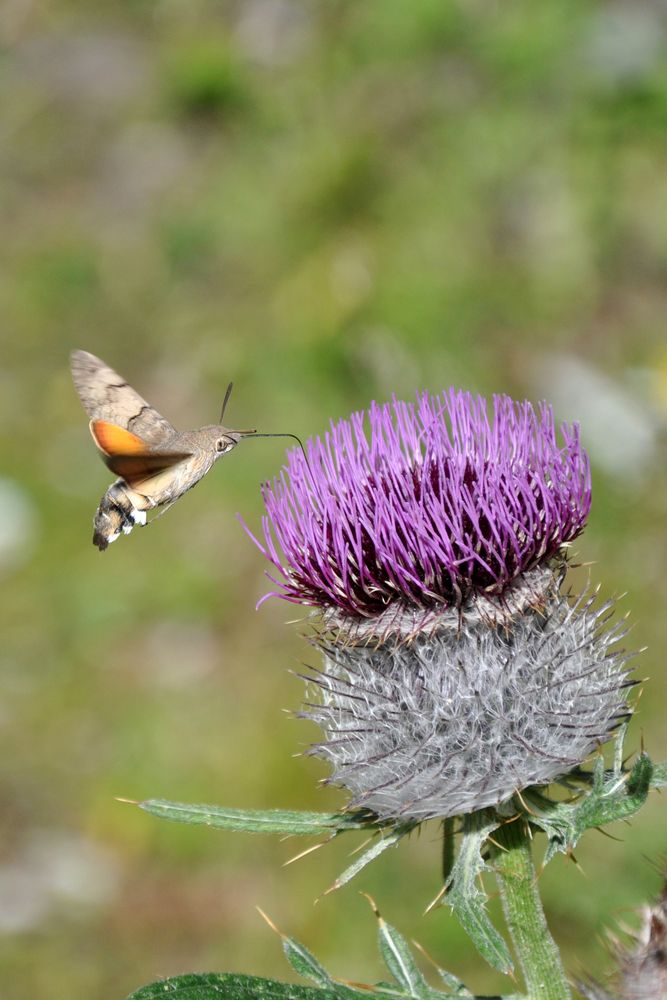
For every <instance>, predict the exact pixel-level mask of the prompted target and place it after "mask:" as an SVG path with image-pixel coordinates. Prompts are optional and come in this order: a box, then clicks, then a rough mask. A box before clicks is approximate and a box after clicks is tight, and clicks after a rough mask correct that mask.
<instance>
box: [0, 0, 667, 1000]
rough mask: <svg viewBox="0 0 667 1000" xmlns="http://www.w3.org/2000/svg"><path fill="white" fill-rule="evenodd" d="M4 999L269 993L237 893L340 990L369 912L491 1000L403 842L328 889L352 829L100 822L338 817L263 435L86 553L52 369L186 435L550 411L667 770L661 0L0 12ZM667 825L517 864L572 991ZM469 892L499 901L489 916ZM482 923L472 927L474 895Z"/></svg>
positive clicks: (666, 239) (360, 954)
mask: <svg viewBox="0 0 667 1000" xmlns="http://www.w3.org/2000/svg"><path fill="white" fill-rule="evenodd" d="M0 33H1V36H2V45H3V54H2V59H1V61H0V163H1V171H2V186H1V189H0V212H1V215H0V218H1V226H2V229H1V232H2V239H1V241H0V261H1V273H0V311H1V312H2V317H3V319H2V332H1V334H0V336H1V337H2V355H1V358H2V365H1V370H0V417H1V420H0V427H1V429H2V441H3V443H2V468H1V470H0V563H1V564H2V569H1V571H0V573H1V579H0V582H1V584H2V588H3V593H2V596H1V604H0V607H1V609H2V610H1V612H0V614H1V615H2V617H3V625H2V640H1V645H0V658H1V661H2V673H1V677H2V691H3V694H2V701H1V704H0V740H1V741H2V763H1V764H0V815H1V817H2V819H1V824H2V837H1V847H0V970H1V973H0V977H1V986H0V989H1V992H2V996H3V998H4V1000H27V998H31V1000H34V998H35V997H49V998H51V997H67V998H68V1000H84V998H86V1000H88V998H93V997H95V998H97V997H100V998H110V1000H114V998H122V997H123V996H124V995H125V994H127V993H129V992H130V990H132V989H133V988H136V987H137V986H139V985H140V984H142V983H144V982H147V981H149V980H151V979H154V978H156V977H158V976H166V975H170V974H175V973H178V972H183V971H193V970H204V969H210V970H221V969H232V970H237V971H246V972H256V973H260V974H265V975H276V976H281V977H283V978H289V973H288V971H287V969H286V966H285V963H284V961H283V958H282V954H281V949H280V943H279V940H278V938H276V936H275V935H273V934H272V933H271V931H270V930H269V929H268V928H267V927H266V926H265V925H264V924H263V922H262V921H261V919H260V918H259V916H258V915H257V912H256V910H255V906H256V905H259V906H261V907H262V908H263V909H264V910H266V911H267V912H268V913H269V914H270V915H271V916H272V918H273V919H274V920H275V922H276V923H277V924H278V925H279V926H280V928H281V929H282V930H284V931H286V932H289V933H290V934H293V935H295V936H296V937H298V938H300V939H302V940H303V941H304V942H305V943H306V944H307V945H308V946H309V947H310V948H311V949H312V950H313V951H315V952H316V953H317V955H318V956H319V957H320V958H321V959H322V960H323V961H324V962H325V963H326V964H328V965H329V966H330V967H331V969H332V971H333V972H334V973H335V974H337V975H340V976H344V977H348V978H354V979H357V980H373V979H375V978H377V977H378V976H379V975H380V974H381V973H380V966H379V962H378V960H377V958H376V953H375V928H374V922H373V918H372V915H371V912H370V910H369V907H368V904H367V902H366V901H365V900H364V899H363V898H362V897H361V896H360V895H359V894H358V890H360V889H364V890H366V891H369V892H371V893H372V894H373V895H374V896H375V897H376V899H377V901H378V904H379V906H380V908H381V910H382V912H383V914H384V916H385V917H386V918H387V919H389V920H390V921H391V922H392V923H394V924H396V925H397V926H398V927H399V928H400V929H401V930H402V931H403V932H404V933H406V934H407V935H410V936H414V937H416V938H418V939H419V941H420V942H421V943H422V944H423V945H424V946H425V947H426V948H427V949H428V951H429V952H431V953H432V954H433V955H434V957H436V958H438V959H439V960H440V961H441V962H443V963H444V964H447V965H449V966H450V967H451V968H452V969H453V970H454V971H456V972H457V973H459V974H460V975H461V976H463V977H464V978H466V979H467V980H468V981H469V983H470V985H471V986H472V987H474V988H475V989H477V990H479V991H484V990H485V991H490V990H493V989H497V990H500V989H504V990H509V989H510V984H509V983H507V982H506V981H503V980H502V979H501V978H500V977H498V976H496V975H494V974H493V973H492V972H491V971H489V970H487V969H485V968H483V967H482V966H481V964H480V962H479V961H477V960H476V959H475V957H474V954H473V951H472V948H471V947H470V946H469V945H468V944H467V942H466V940H465V938H464V937H463V935H462V933H461V931H460V930H459V928H458V926H457V925H456V923H455V922H454V920H453V919H452V918H451V917H450V916H449V914H448V912H446V911H444V910H439V911H437V912H435V913H431V914H430V915H429V916H428V917H423V916H422V911H423V910H424V908H425V906H426V904H427V903H428V902H429V900H430V899H431V898H432V897H433V896H434V895H435V893H436V892H437V891H438V888H439V882H438V865H439V844H438V830H437V826H436V825H435V824H432V825H431V826H426V827H425V828H424V829H423V830H422V832H421V835H420V836H419V837H414V838H413V839H412V841H411V842H410V843H408V844H403V845H402V846H401V847H400V848H399V849H398V850H395V851H391V852H388V854H387V855H385V856H384V857H383V858H382V859H381V860H380V861H378V862H377V863H376V865H375V866H374V867H373V868H372V869H370V870H369V871H368V872H367V874H364V875H363V876H362V877H361V878H360V879H359V880H358V881H357V882H356V883H353V884H352V885H351V886H350V887H348V888H346V889H344V890H342V891H341V892H340V893H337V894H333V895H329V896H326V897H325V898H323V899H321V900H320V901H319V903H318V905H314V901H315V899H316V898H317V897H319V896H321V894H322V892H323V891H324V890H325V889H326V888H327V887H328V886H329V885H330V883H331V882H332V881H333V879H334V878H335V876H336V874H338V873H339V872H340V871H341V870H342V869H343V868H344V867H345V865H346V864H347V861H348V852H349V850H350V849H351V847H353V846H357V845H358V841H355V840H353V838H351V837H350V839H348V840H346V839H345V838H343V839H341V840H340V841H338V842H336V843H335V844H332V845H329V846H328V847H326V848H325V849H322V850H320V851H319V852H316V853H315V854H313V855H310V856H309V857H307V858H305V859H304V860H302V861H300V862H298V863H297V864H295V865H294V866H292V867H289V868H287V869H283V868H282V867H281V865H282V863H283V862H285V861H286V860H288V859H289V858H290V857H291V856H292V855H293V854H295V853H296V852H297V851H298V850H300V849H301V848H302V847H304V846H306V844H305V842H301V841H291V842H288V843H284V842H283V843H280V842H279V841H277V840H274V839H270V838H260V837H255V838H253V837H250V836H241V835H234V834H222V833H215V832H213V831H209V830H205V829H197V828H186V827H179V826H178V825H171V824H167V823H161V822H159V821H158V820H155V819H153V818H151V817H149V816H147V815H145V814H142V813H141V812H139V811H138V810H136V809H134V808H133V807H131V806H128V805H122V804H119V803H118V802H117V801H116V799H115V797H116V796H125V797H128V798H135V799H141V798H145V797H152V796H162V797H167V798H172V799H177V800H184V801H204V802H206V801H208V802H217V803H224V804H227V805H234V806H246V807H258V808H260V807H280V806H292V807H297V808H321V809H328V808H332V807H334V806H336V805H337V804H340V803H341V802H342V801H344V799H343V796H342V795H341V794H340V793H338V792H337V791H335V790H331V789H323V788H322V787H320V786H319V784H318V782H319V779H320V778H321V777H323V775H324V773H325V772H324V769H323V767H322V766H321V765H320V764H318V763H316V762H313V761H310V760H307V759H304V758H302V757H299V756H298V754H299V752H300V751H301V750H302V749H303V748H304V747H305V746H306V745H307V743H308V741H309V739H310V738H311V737H312V736H313V733H312V732H311V731H310V729H309V727H308V725H307V724H306V723H303V722H299V721H295V720H293V719H291V718H290V717H289V715H288V714H286V713H285V712H283V711H282V709H283V708H287V709H295V708H297V707H298V705H299V699H300V695H301V685H300V682H299V681H297V680H296V679H295V678H294V677H292V676H290V674H289V673H288V671H289V670H290V669H295V668H298V666H299V664H300V661H301V660H302V659H309V658H311V654H310V653H309V651H308V650H307V647H306V646H305V644H304V642H303V641H302V640H301V639H300V638H299V635H298V630H297V629H296V628H295V627H289V626H288V625H287V624H286V622H287V620H288V619H290V618H292V617H294V614H293V609H292V608H290V606H288V605H285V604H283V603H281V602H279V601H270V602H268V603H266V604H264V605H263V606H262V608H261V609H260V611H259V612H256V611H255V603H256V601H257V600H258V599H259V597H260V596H261V595H262V594H263V593H264V592H265V590H266V588H267V581H266V580H265V578H264V576H263V572H264V569H265V566H264V564H263V562H262V558H261V556H260V554H259V553H258V552H257V551H256V550H255V549H254V547H253V546H252V544H251V543H250V542H249V540H248V539H247V537H246V536H245V534H244V533H243V531H242V529H241V527H240V525H239V523H238V521H237V520H236V517H235V513H236V512H237V511H241V512H242V513H243V515H244V517H245V518H246V519H247V520H248V521H249V523H250V524H251V525H254V526H257V525H258V524H259V519H260V516H261V502H260V497H259V490H258V485H259V483H260V482H261V481H262V480H264V479H267V478H270V477H271V476H273V475H274V474H276V472H277V471H278V470H279V468H280V466H281V464H282V460H283V455H284V445H283V443H282V442H280V441H269V440H266V441H256V442H248V443H246V444H243V445H242V446H241V447H240V448H239V449H238V450H237V451H236V452H234V453H233V454H232V455H230V456H229V458H226V459H225V460H224V461H223V462H222V463H220V465H218V467H217V468H216V469H215V471H214V473H213V474H212V475H210V476H209V477H208V478H207V480H206V481H205V482H204V483H203V484H202V485H201V486H200V487H199V488H198V489H197V490H196V491H195V492H194V493H192V494H190V495H188V496H187V497H186V498H185V499H184V500H183V501H182V502H181V503H179V504H178V505H177V506H176V507H175V508H174V509H173V510H171V511H170V512H169V514H168V515H167V516H166V517H165V518H164V519H162V520H160V521H159V522H158V523H157V524H156V525H155V526H154V527H152V528H150V529H149V530H147V531H138V530H137V531H135V532H134V533H133V535H132V536H131V537H130V538H129V539H122V540H121V541H119V543H118V544H117V545H114V546H113V547H112V548H111V549H110V550H109V551H108V552H107V553H106V554H104V555H100V554H99V553H98V552H97V551H95V550H94V549H93V547H92V545H91V543H90V535H91V517H92V514H93V511H94V508H95V505H96V503H97V500H98V498H99V496H100V495H101V493H102V492H103V490H104V489H105V487H106V485H107V483H108V482H109V476H108V474H107V473H106V471H105V469H104V468H103V466H102V464H101V463H100V462H99V460H98V458H97V457H96V454H95V451H94V448H93V446H92V443H91V441H90V438H89V435H88V431H87V429H86V419H85V416H84V413H83V411H82V409H81V407H80V405H79V401H78V399H77V398H76V396H75V393H74V391H73V388H72V385H71V381H70V376H69V372H68V353H69V350H70V349H71V348H73V347H82V348H85V349H87V350H90V351H93V352H94V353H96V354H99V355H101V356H102V357H103V358H104V359H105V360H107V361H108V362H109V363H110V364H111V365H113V366H114V367H116V368H117V369H118V370H119V371H120V372H121V374H122V375H124V376H125V377H126V378H128V379H130V380H131V381H132V383H133V384H135V385H136V387H137V388H138V389H139V391H140V392H141V393H142V394H144V395H146V396H147V397H148V399H149V400H151V402H153V403H154V404H155V405H156V406H157V407H158V408H160V409H161V410H163V411H164V413H165V414H166V415H167V416H168V417H169V418H170V419H171V420H172V421H173V422H174V423H176V425H177V426H179V427H189V426H196V425H199V424H202V423H208V422H212V421H214V420H216V419H217V414H218V412H219V406H220V402H221V399H222V396H223V393H224V389H225V386H226V384H227V381H228V380H229V379H234V381H235V383H236V389H235V393H234V396H233V397H232V401H231V405H230V409H229V411H228V414H229V422H230V423H231V424H232V425H236V426H241V427H246V426H257V427H259V428H260V429H262V430H266V431H281V430H287V431H291V432H294V433H297V434H300V435H302V436H304V437H305V436H308V435H309V434H312V433H320V432H322V431H323V430H325V429H326V426H327V422H328V420H329V418H330V417H340V416H345V415H347V414H348V413H349V412H350V410H351V409H353V408H357V407H362V406H364V405H366V404H367V403H368V402H369V401H370V400H371V399H373V398H375V399H386V398H388V397H389V396H390V395H391V394H392V393H393V392H396V393H398V394H401V395H404V396H411V395H412V394H413V393H414V391H415V390H416V389H417V388H427V389H429V390H433V391H438V390H440V389H442V388H444V387H446V386H448V385H449V384H452V383H453V384H456V385H460V386H463V387H465V388H469V389H472V390H475V391H482V392H484V393H491V392H494V391H504V392H509V393H512V394H514V395H517V396H518V397H520V398H523V397H528V398H530V399H533V400H537V399H540V398H542V397H545V396H546V397H548V398H550V399H552V400H553V401H554V403H555V405H556V408H557V411H558V414H559V415H560V416H562V417H567V418H569V419H579V420H581V422H582V425H583V436H584V439H585V442H586V444H587V446H588V448H589V449H590V452H591V454H592V458H593V464H594V489H595V494H594V505H593V513H592V516H591V520H590V526H589V528H588V530H587V532H586V533H585V535H584V536H583V537H582V538H581V539H580V540H579V542H578V543H577V546H576V550H577V555H578V557H579V558H580V559H581V561H582V562H584V563H592V567H589V568H588V569H581V570H579V571H577V573H576V574H575V577H574V579H575V583H577V584H582V583H583V582H584V581H585V579H586V576H587V574H588V573H590V575H591V578H592V580H593V581H594V582H598V581H599V582H600V584H601V587H602V593H603V595H605V596H608V595H611V594H619V593H621V592H627V596H625V597H624V598H623V599H622V601H621V604H620V609H621V612H623V613H624V612H626V611H628V612H630V614H631V618H632V622H633V623H634V630H633V632H632V634H631V637H630V642H631V644H632V645H633V646H635V647H640V646H644V645H647V646H648V652H646V653H645V654H644V655H643V656H642V658H641V661H640V665H639V666H638V670H639V673H640V675H641V676H647V675H648V676H650V678H651V680H650V683H649V684H648V685H647V686H646V689H645V693H644V696H643V699H642V700H641V702H640V705H639V713H638V717H637V718H636V720H635V722H634V723H633V727H632V736H631V740H630V744H629V745H630V746H631V748H633V749H636V748H637V747H638V746H639V743H640V739H641V735H642V733H643V737H644V740H645V743H646V746H647V748H648V749H649V750H650V752H651V753H652V754H653V755H655V756H656V757H657V758H664V757H665V756H667V733H666V732H665V726H664V718H665V697H666V695H667V680H666V679H665V670H664V662H663V659H664V657H663V655H662V648H661V647H662V646H663V645H664V638H665V613H664V608H665V601H666V600H667V584H666V583H665V573H664V563H665V548H664V516H665V496H666V488H667V481H666V480H667V476H666V475H665V463H664V458H665V448H664V436H663V430H664V426H665V421H666V417H667V343H666V341H665V337H664V328H665V320H666V319H667V282H666V277H667V273H666V265H667V58H666V57H667V12H666V9H665V6H664V4H663V3H661V2H653V3H652V2H649V0H625V2H620V0H619V2H618V3H609V2H590V0H569V2H568V0H541V2H539V3H535V0H524V2H514V0H502V2H497V3H496V2H493V0H468V2H465V3H463V2H461V3H454V2H450V0H234V2H231V0H230V2H228V0H224V2H223V0H218V2H213V0H210V2H207V0H163V2H149V0H135V2H125V3H119V4H109V5H105V4H100V3H93V2H84V0H76V2H74V0H72V2H70V3H66V2H60V3H58V4H55V3H49V2H48V0H44V2H42V3H37V2H34V0H5V3H3V4H2V5H1V6H0ZM664 815H665V814H664V804H663V803H661V802H660V800H659V797H658V796H654V798H653V799H652V800H651V803H650V805H649V806H648V807H647V808H646V809H645V810H644V811H643V812H642V814H641V815H640V817H639V818H637V819H636V820H634V821H633V823H632V826H631V827H627V826H619V827H617V828H616V830H615V831H614V832H615V833H616V834H617V835H618V836H619V837H620V838H621V839H620V840H619V841H612V840H609V839H603V837H602V836H600V835H598V834H595V833H591V834H589V835H588V837H587V839H586V840H585V841H584V843H583V844H582V845H581V848H580V849H579V850H578V851H577V859H578V861H579V863H580V866H581V869H582V870H578V869H577V868H576V867H575V865H574V864H573V863H572V862H571V861H568V860H566V859H564V858H562V857H561V858H559V859H557V860H556V861H555V862H554V863H553V864H552V865H551V866H550V867H549V869H548V870H547V871H546V872H545V874H544V875H543V877H542V881H541V884H542V888H543V891H544V894H545V897H546V905H547V908H548V913H549V917H550V921H551V924H552V927H553V930H554V932H555V935H556V937H557V939H558V941H559V942H560V944H561V945H562V947H563V949H564V954H565V958H566V961H567V963H568V967H569V968H570V970H571V971H573V972H578V971H581V969H582V968H583V967H586V968H588V969H589V970H590V971H593V972H595V971H599V970H600V969H601V968H603V967H604V966H605V965H606V956H605V952H604V949H603V947H602V946H601V944H600V943H599V941H598V940H597V935H598V934H599V933H600V932H601V931H602V929H603V928H604V927H605V926H606V925H608V924H610V923H617V922H619V921H628V920H630V919H631V912H632V908H634V907H636V906H638V905H639V904H641V903H643V902H644V901H645V900H647V899H648V898H650V897H651V895H653V894H655V893H656V892H657V890H658V887H659V882H660V878H659V874H658V872H657V871H656V867H655V866H656V865H659V864H660V861H661V859H662V860H664V856H665V849H666V842H665V822H664ZM494 906H495V904H494ZM494 912H497V911H496V910H494Z"/></svg>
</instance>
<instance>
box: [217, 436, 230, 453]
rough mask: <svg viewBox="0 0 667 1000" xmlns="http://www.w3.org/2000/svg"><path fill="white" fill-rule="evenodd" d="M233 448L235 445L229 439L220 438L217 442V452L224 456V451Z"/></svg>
mask: <svg viewBox="0 0 667 1000" xmlns="http://www.w3.org/2000/svg"><path fill="white" fill-rule="evenodd" d="M232 447H233V445H232V443H231V441H230V440H229V438H218V440H217V441H216V442H215V450H216V451H219V452H220V454H222V452H223V451H229V449H230V448H232Z"/></svg>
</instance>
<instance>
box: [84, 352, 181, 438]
mask: <svg viewBox="0 0 667 1000" xmlns="http://www.w3.org/2000/svg"><path fill="white" fill-rule="evenodd" d="M70 364H71V369H72V378H73V380H74V386H75V388H76V391H77V392H78V394H79V397H80V399H81V402H82V403H83V406H84V409H85V410H86V412H87V413H88V416H89V417H90V418H91V420H105V421H107V422H108V423H110V424H115V425H116V426H117V427H122V428H124V429H125V430H128V431H131V432H132V433H133V434H137V435H139V437H141V438H143V440H144V441H146V442H147V443H148V444H150V445H153V446H155V445H159V444H162V443H164V441H165V440H168V439H169V438H170V437H173V436H174V434H176V429H175V428H174V427H173V426H172V425H171V424H170V423H169V421H168V420H167V419H166V418H165V417H163V416H162V414H161V413H158V411H157V410H156V409H155V408H154V407H152V406H151V405H150V403H147V402H146V400H145V399H144V398H143V397H142V396H140V395H139V393H138V392H135V390H134V389H133V388H132V386H130V385H128V384H127V382H126V381H125V379H124V378H122V376H120V375H119V374H118V373H117V372H115V371H114V370H113V368H109V366H108V365H106V364H105V363H104V362H103V361H102V360H101V359H100V358H96V357H95V355H94V354H89V353H88V351H73V352H72V355H71V359H70Z"/></svg>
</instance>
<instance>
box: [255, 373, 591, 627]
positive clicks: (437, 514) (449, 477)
mask: <svg viewBox="0 0 667 1000" xmlns="http://www.w3.org/2000/svg"><path fill="white" fill-rule="evenodd" d="M560 434H561V437H562V442H561V443H559V442H558V441H557V439H556V428H555V425H554V417H553V412H552V409H551V407H550V406H548V405H547V404H546V403H542V404H541V405H540V407H539V411H538V412H537V413H536V411H535V409H534V408H533V407H532V406H531V404H530V403H527V402H524V403H517V402H515V401H514V400H512V399H510V398H509V397H508V396H494V398H493V414H492V416H491V417H489V413H488V407H487V402H486V400H485V399H484V398H482V397H480V396H472V395H471V394H470V393H466V392H460V391H456V390H454V389H450V390H449V391H447V392H444V393H443V394H442V395H441V396H429V395H428V394H427V393H423V394H420V395H418V396H417V402H416V404H415V403H405V402H402V401H400V400H397V399H393V400H392V402H391V403H387V404H385V405H383V406H380V405H378V404H377V403H372V404H371V407H370V410H369V411H368V413H364V412H359V413H354V414H352V416H351V418H350V419H349V420H340V421H339V422H338V423H337V424H333V423H332V425H331V430H330V431H329V432H328V433H327V434H325V436H324V438H323V439H321V438H315V439H314V440H310V441H308V443H307V454H308V464H306V462H305V459H304V456H303V453H302V452H301V450H300V449H294V450H292V451H290V452H289V453H288V464H287V467H286V468H285V469H284V470H283V472H282V474H281V476H280V477H279V478H278V479H276V480H274V482H273V483H270V484H267V485H265V487H264V489H263V496H264V503H265V506H266V511H267V515H266V516H265V517H264V518H263V531H264V541H263V542H260V541H257V539H255V541H256V542H257V545H258V546H259V548H260V549H261V551H262V552H263V553H264V555H265V556H266V557H267V559H269V560H270V562H272V563H273V565H274V566H275V567H276V568H277V569H278V571H279V573H280V575H281V577H282V579H274V577H271V579H272V581H273V582H274V583H275V584H276V587H277V589H276V590H274V591H272V594H273V595H275V596H279V597H282V598H284V599H285V600H288V601H292V602H294V603H296V604H307V605H314V606H317V607H321V608H324V609H331V608H337V609H339V610H340V611H342V612H343V613H347V614H349V615H353V616H364V617H368V616H373V615H376V614H379V613H381V612H383V611H384V610H385V609H386V608H387V607H388V606H389V605H390V604H392V603H395V602H400V603H402V604H403V605H407V606H410V607H417V608H420V607H421V608H434V607H437V606H439V605H444V606H452V605H455V606H458V605H460V604H461V603H462V602H463V601H464V600H465V599H466V598H467V597H469V596H470V595H471V594H472V593H475V592H477V593H485V594H501V593H502V591H503V590H504V589H505V588H506V587H507V586H508V584H510V583H511V582H512V581H513V580H515V579H516V577H517V576H519V575H520V574H521V573H523V572H524V571H526V570H528V569H531V568H532V567H534V566H535V565H537V564H538V563H540V562H542V561H543V560H546V559H549V558H551V557H552V556H554V555H556V554H557V553H558V552H559V550H560V548H561V546H562V545H563V544H564V543H566V542H570V541H571V540H572V539H573V538H576V537H577V535H578V534H579V533H580V532H581V531H582V529H583V527H584V525H585V523H586V518H587V517H588V513H589V510H590V503H591V489H590V469H589V463H588V456H587V455H586V452H585V451H584V450H583V448H582V447H581V443H580V439H579V428H578V426H577V425H576V424H575V425H572V426H569V425H567V424H563V425H562V427H561V428H560Z"/></svg>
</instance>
